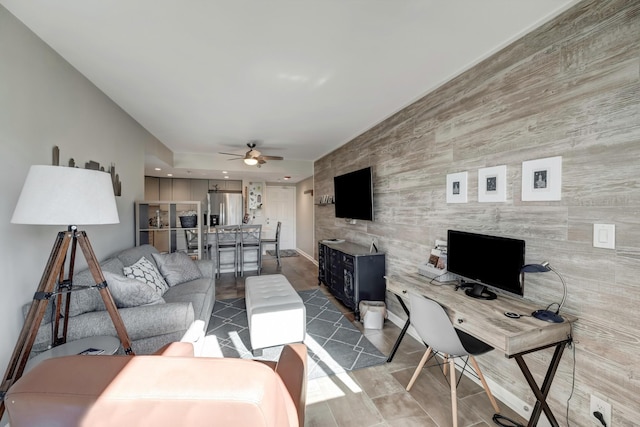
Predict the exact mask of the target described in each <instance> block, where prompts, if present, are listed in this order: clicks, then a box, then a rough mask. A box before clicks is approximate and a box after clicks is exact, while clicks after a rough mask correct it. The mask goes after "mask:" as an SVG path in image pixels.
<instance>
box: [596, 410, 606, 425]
mask: <svg viewBox="0 0 640 427" xmlns="http://www.w3.org/2000/svg"><path fill="white" fill-rule="evenodd" d="M593 416H594V417H596V418H597V419H598V421H600V422H601V423H602V425H603V426H604V427H607V423H606V422H605V421H604V416H603V415H602V412H600V411H595V412H594V413H593Z"/></svg>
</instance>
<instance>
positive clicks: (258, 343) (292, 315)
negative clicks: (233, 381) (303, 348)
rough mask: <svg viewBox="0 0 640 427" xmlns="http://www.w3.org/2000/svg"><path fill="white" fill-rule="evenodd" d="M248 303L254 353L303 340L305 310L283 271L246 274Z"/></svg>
mask: <svg viewBox="0 0 640 427" xmlns="http://www.w3.org/2000/svg"><path fill="white" fill-rule="evenodd" d="M245 302H246V306H247V319H248V321H249V336H250V340H251V348H252V350H253V351H254V354H258V353H260V351H259V350H261V349H263V348H267V347H273V346H276V345H281V344H289V343H294V342H302V341H304V337H305V333H306V329H307V326H306V310H305V308H304V304H303V303H302V298H300V295H298V293H297V292H296V291H295V289H293V286H291V284H290V283H289V281H288V280H287V278H286V277H284V276H283V275H282V274H270V275H264V276H252V277H247V279H246V280H245Z"/></svg>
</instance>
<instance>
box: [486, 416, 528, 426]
mask: <svg viewBox="0 0 640 427" xmlns="http://www.w3.org/2000/svg"><path fill="white" fill-rule="evenodd" d="M504 421H506V422H508V423H511V424H504ZM493 422H494V423H496V424H498V425H499V426H503V427H524V426H523V425H522V424H520V423H517V422H515V421H514V420H512V419H511V418H507V417H505V416H504V415H500V414H493Z"/></svg>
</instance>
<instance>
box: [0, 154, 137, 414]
mask: <svg viewBox="0 0 640 427" xmlns="http://www.w3.org/2000/svg"><path fill="white" fill-rule="evenodd" d="M11 222H12V223H13V224H30V225H64V226H67V230H66V231H61V232H59V233H58V236H57V238H56V241H55V243H54V245H53V249H52V251H51V255H50V257H49V260H48V262H47V265H46V267H45V270H44V273H43V275H42V278H41V279H40V284H39V285H38V289H37V290H36V292H35V294H34V297H33V302H32V304H31V307H30V309H29V312H28V313H27V316H26V319H25V323H24V325H23V328H22V331H21V332H20V335H19V338H18V342H17V344H16V347H15V349H14V352H13V355H12V357H11V360H10V362H9V366H8V368H7V372H6V373H5V376H4V379H3V381H2V383H0V398H2V397H3V395H4V394H5V392H6V391H7V390H8V389H9V387H10V386H11V385H12V384H13V383H14V382H15V381H17V380H18V378H20V377H21V376H22V373H23V372H24V368H25V366H26V363H27V360H28V358H29V354H30V353H31V349H32V347H33V344H34V342H35V339H36V335H37V332H38V329H39V327H40V324H41V323H42V319H43V317H44V314H45V311H46V308H47V305H48V304H49V301H50V300H51V299H52V298H54V297H55V298H57V300H56V301H57V303H56V304H55V322H54V324H53V327H54V330H53V333H52V343H51V344H52V345H53V346H56V345H59V344H63V343H65V342H66V336H67V325H68V317H69V316H68V315H69V301H70V296H71V295H70V293H71V292H72V291H74V289H73V269H74V264H75V255H76V247H77V245H79V246H80V249H81V250H82V253H83V255H84V258H85V260H86V262H87V265H88V269H89V271H90V272H91V275H92V277H93V279H94V281H95V286H92V288H95V289H97V290H98V291H99V292H100V294H101V296H102V299H103V301H104V304H105V307H106V309H107V311H108V313H109V315H110V317H111V320H112V322H113V324H114V326H115V329H116V332H117V334H118V337H119V338H120V342H121V343H122V348H123V349H124V351H125V353H126V354H133V352H132V350H131V341H130V339H129V336H128V334H127V331H126V328H125V326H124V323H123V322H122V318H121V317H120V314H119V313H118V310H117V308H116V305H115V303H114V301H113V298H112V296H111V293H110V292H109V289H108V287H107V283H106V281H105V279H104V276H103V274H102V270H101V269H100V265H99V264H98V261H97V259H96V256H95V253H94V252H93V249H92V248H91V244H90V243H89V239H88V238H87V235H86V233H85V232H84V231H78V228H77V226H78V225H101V224H117V223H119V222H120V219H119V217H118V209H117V206H116V201H115V196H114V192H113V184H112V182H111V175H110V174H108V173H105V172H101V171H96V170H89V169H78V168H70V167H63V166H39V165H37V166H31V168H30V169H29V173H28V175H27V178H26V180H25V183H24V186H23V188H22V192H21V193H20V198H19V199H18V203H17V205H16V208H15V210H14V213H13V217H12V218H11ZM67 255H69V256H68V257H67ZM67 261H68V265H69V268H68V276H67V278H65V274H64V273H65V264H66V263H67ZM77 289H82V290H84V289H86V288H77ZM77 289H76V290H77ZM89 292H92V290H90V291H89ZM62 295H66V303H65V304H64V309H65V313H64V314H62V313H61V306H62ZM61 318H62V319H63V322H62V323H63V327H62V333H60V331H59V323H60V319H61ZM3 412H4V402H3V401H1V400H0V417H1V416H2V413H3Z"/></svg>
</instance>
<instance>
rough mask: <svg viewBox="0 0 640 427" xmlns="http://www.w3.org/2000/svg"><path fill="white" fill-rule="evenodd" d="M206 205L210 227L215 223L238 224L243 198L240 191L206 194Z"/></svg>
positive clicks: (240, 218) (241, 213)
mask: <svg viewBox="0 0 640 427" xmlns="http://www.w3.org/2000/svg"><path fill="white" fill-rule="evenodd" d="M207 206H208V207H209V209H208V215H209V218H208V219H209V221H208V224H209V226H210V227H215V226H216V225H240V224H242V217H243V209H242V208H243V199H242V194H241V193H218V192H212V193H208V194H207Z"/></svg>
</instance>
